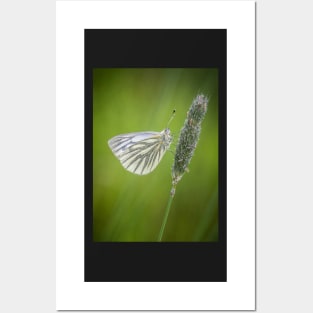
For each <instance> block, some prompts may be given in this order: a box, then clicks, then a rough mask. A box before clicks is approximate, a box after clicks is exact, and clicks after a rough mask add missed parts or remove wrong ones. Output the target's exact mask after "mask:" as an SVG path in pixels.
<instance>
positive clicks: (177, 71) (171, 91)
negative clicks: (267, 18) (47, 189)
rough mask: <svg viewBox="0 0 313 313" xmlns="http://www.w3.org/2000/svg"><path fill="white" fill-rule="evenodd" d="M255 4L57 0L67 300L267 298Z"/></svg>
mask: <svg viewBox="0 0 313 313" xmlns="http://www.w3.org/2000/svg"><path fill="white" fill-rule="evenodd" d="M254 10H255V8H254V2H250V1H249V2H236V1H235V2H227V1H226V2H214V1H167V2H162V1H160V2H155V1H151V2H140V1H117V2H113V1H103V2H102V1H101V2H100V1H98V2H87V1H86V2H85V1H77V2H76V1H71V2H67V1H58V2H57V50H56V51H57V309H58V310H172V309H173V310H248V309H249V310H252V309H254V308H255V239H254V238H255V226H254V225H255V221H254V219H255V175H254V173H255V156H254V153H255V136H254V133H255V123H254V114H255V98H254V96H255V92H254V88H255V85H254V81H255V77H254V75H255V73H254V66H255V60H254V41H255V38H254V27H255V25H254ZM139 12H140V13H139ZM208 295H209V296H208ZM121 299H122V300H121ZM156 299H158V301H156Z"/></svg>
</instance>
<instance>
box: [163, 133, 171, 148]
mask: <svg viewBox="0 0 313 313" xmlns="http://www.w3.org/2000/svg"><path fill="white" fill-rule="evenodd" d="M161 136H162V143H163V145H164V146H165V148H168V147H169V146H170V145H171V143H172V140H173V137H172V135H171V131H170V129H169V128H165V129H164V130H163V131H162V132H161Z"/></svg>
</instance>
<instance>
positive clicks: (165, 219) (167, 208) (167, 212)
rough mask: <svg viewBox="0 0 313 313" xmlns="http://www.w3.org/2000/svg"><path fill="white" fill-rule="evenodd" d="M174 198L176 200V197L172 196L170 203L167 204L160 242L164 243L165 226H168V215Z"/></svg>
mask: <svg viewBox="0 0 313 313" xmlns="http://www.w3.org/2000/svg"><path fill="white" fill-rule="evenodd" d="M173 198H174V195H172V194H171V195H170V197H169V199H168V203H167V207H166V210H165V215H164V218H163V223H162V226H161V229H160V233H159V237H158V241H162V237H163V232H164V228H165V225H166V222H167V218H168V214H169V213H170V209H171V204H172V201H173Z"/></svg>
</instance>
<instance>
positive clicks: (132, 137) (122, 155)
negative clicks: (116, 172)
mask: <svg viewBox="0 0 313 313" xmlns="http://www.w3.org/2000/svg"><path fill="white" fill-rule="evenodd" d="M163 133H164V131H163V132H151V131H146V132H138V133H129V134H122V135H118V136H115V137H113V138H111V139H110V140H109V141H108V144H109V147H110V148H111V150H112V152H113V153H114V154H115V156H116V157H117V158H118V159H119V161H120V162H121V164H122V165H123V167H124V168H125V169H126V170H128V171H129V172H132V173H134V174H138V175H145V174H149V173H150V172H152V171H153V170H154V169H155V168H156V167H157V165H158V164H159V163H160V161H161V159H162V158H163V156H164V154H165V152H166V150H167V149H168V147H169V145H170V141H168V142H164V135H163Z"/></svg>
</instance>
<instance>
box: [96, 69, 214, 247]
mask: <svg viewBox="0 0 313 313" xmlns="http://www.w3.org/2000/svg"><path fill="white" fill-rule="evenodd" d="M218 76H219V70H218V68H94V69H93V77H92V99H93V101H92V149H93V151H92V156H93V157H92V164H93V173H92V174H93V181H92V182H93V195H92V197H93V199H92V203H93V208H92V209H93V241H95V242H215V241H218V238H219V237H218V235H219V227H218V218H219V215H218V210H219V205H218V192H219V190H218V178H219V177H218V165H219V150H218V147H219V145H218V140H219V134H218V126H219V123H218V122H219V121H218V114H219V105H218V102H219V94H218V83H219V77H218Z"/></svg>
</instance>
